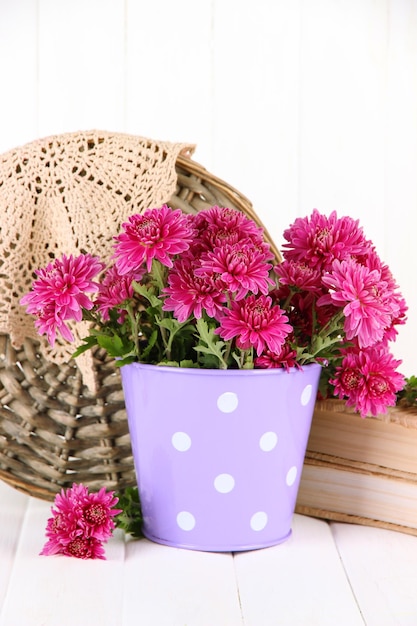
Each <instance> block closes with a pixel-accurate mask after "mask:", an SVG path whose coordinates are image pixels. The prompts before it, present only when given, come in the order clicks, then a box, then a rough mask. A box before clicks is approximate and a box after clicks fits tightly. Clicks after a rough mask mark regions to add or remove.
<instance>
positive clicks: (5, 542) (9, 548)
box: [0, 481, 28, 613]
mask: <svg viewBox="0 0 417 626" xmlns="http://www.w3.org/2000/svg"><path fill="white" fill-rule="evenodd" d="M0 500H1V503H2V504H1V506H0V563H1V567H0V613H1V606H2V604H3V601H4V599H5V597H6V592H7V588H8V585H9V578H10V575H11V571H12V568H13V563H14V557H15V551H16V547H17V544H18V541H19V534H20V529H21V527H22V524H23V520H24V515H25V510H26V506H27V502H28V498H27V496H25V495H23V494H22V493H19V492H18V491H16V490H15V489H12V488H11V487H9V485H6V483H4V482H2V481H0Z"/></svg>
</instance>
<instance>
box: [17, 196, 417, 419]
mask: <svg viewBox="0 0 417 626" xmlns="http://www.w3.org/2000/svg"><path fill="white" fill-rule="evenodd" d="M284 238H285V240H286V243H285V244H284V246H283V248H284V252H283V261H282V263H279V264H278V265H274V256H273V254H272V253H271V250H270V246H269V244H268V243H266V242H265V240H264V236H263V231H262V229H260V228H259V227H258V226H257V225H256V224H255V222H254V221H253V220H251V219H249V218H248V217H246V216H245V215H244V214H243V213H241V212H239V211H237V210H235V209H230V208H220V207H217V206H213V207H211V208H210V209H207V210H204V211H201V212H200V213H198V214H197V215H185V214H184V213H182V212H181V211H180V210H173V209H170V208H169V207H168V206H166V205H164V206H162V207H161V208H152V209H147V210H146V211H145V212H144V213H143V214H140V215H133V216H131V217H130V218H129V221H128V222H126V223H124V224H123V225H122V232H121V233H120V234H119V235H118V236H116V237H115V246H114V256H113V259H112V265H111V266H110V267H105V266H104V264H103V263H102V261H101V260H100V259H98V258H97V257H94V256H91V255H90V254H85V255H80V256H78V257H76V258H73V257H65V256H63V257H62V258H61V259H55V261H53V262H51V263H50V264H49V265H48V266H47V267H46V268H44V269H40V270H38V271H37V272H36V279H35V280H34V283H33V289H32V291H31V292H30V293H28V294H27V295H25V296H24V297H23V298H22V300H21V303H22V304H24V305H26V307H27V312H28V313H31V314H33V315H35V316H36V321H35V324H36V327H37V328H38V331H39V333H41V334H46V335H47V337H48V340H49V341H50V343H52V344H53V343H54V341H55V339H56V336H57V333H59V334H61V335H62V336H63V337H64V338H65V339H66V340H69V341H71V340H72V337H73V336H72V333H71V324H73V323H74V322H77V321H79V320H81V319H84V320H90V321H91V322H92V326H91V331H90V334H89V336H88V337H86V338H85V340H84V344H83V345H82V346H80V347H79V348H78V349H77V350H76V352H75V356H77V355H78V354H80V353H81V352H83V351H84V350H87V349H89V348H94V347H95V346H101V347H102V348H105V349H106V350H107V351H108V353H109V354H110V355H111V356H113V357H115V358H116V359H117V364H118V365H123V364H126V363H131V362H132V361H140V362H144V363H151V364H155V365H158V364H164V365H172V366H177V367H203V368H223V369H227V368H270V367H281V368H287V369H288V368H290V367H302V366H303V365H305V364H308V363H312V362H318V363H320V364H322V365H323V371H324V375H323V376H322V382H321V388H320V393H321V395H322V396H323V397H326V396H329V395H336V396H337V397H339V398H344V399H346V401H347V404H348V405H349V406H353V407H355V409H356V410H357V411H358V412H360V413H361V415H363V416H365V415H368V414H376V413H378V412H385V411H386V408H387V407H388V406H391V405H394V404H395V401H396V393H397V392H398V391H399V390H401V389H402V387H403V386H404V382H405V381H404V377H403V376H402V375H401V374H400V373H398V372H397V368H398V366H399V365H400V361H398V360H395V359H394V358H393V356H392V355H391V353H390V351H389V342H390V341H392V340H394V339H395V336H396V333H397V330H396V329H397V326H398V325H399V324H403V323H404V322H405V313H406V305H405V302H404V300H403V298H402V296H401V294H400V293H399V292H398V287H397V285H396V283H395V281H394V279H393V277H392V274H391V272H390V270H389V268H388V267H387V266H386V265H385V264H383V263H382V261H381V260H380V259H379V257H378V255H377V253H376V251H375V248H374V246H373V245H372V243H371V242H370V241H368V240H367V239H366V238H365V236H364V234H363V231H362V228H361V227H360V226H359V224H358V222H357V221H355V220H353V219H351V218H349V217H342V218H338V217H337V215H336V213H335V212H333V213H332V214H331V215H330V216H328V217H326V216H324V215H322V214H320V213H319V212H318V211H317V210H314V211H313V213H312V214H311V216H310V217H306V218H298V219H296V220H295V222H294V223H293V224H292V225H291V226H290V227H289V228H288V229H287V230H286V231H285V232H284Z"/></svg>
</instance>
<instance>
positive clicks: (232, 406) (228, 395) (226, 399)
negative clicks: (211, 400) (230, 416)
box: [217, 391, 239, 413]
mask: <svg viewBox="0 0 417 626" xmlns="http://www.w3.org/2000/svg"><path fill="white" fill-rule="evenodd" d="M238 404H239V400H238V397H237V394H235V393H234V392H233V391H226V392H225V393H222V394H221V395H220V396H219V397H218V398H217V408H218V409H219V411H221V412H222V413H233V411H236V409H237V405H238Z"/></svg>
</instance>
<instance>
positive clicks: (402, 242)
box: [382, 0, 417, 376]
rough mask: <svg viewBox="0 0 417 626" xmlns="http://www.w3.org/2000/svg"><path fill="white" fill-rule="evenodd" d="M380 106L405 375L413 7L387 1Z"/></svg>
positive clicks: (415, 224) (413, 226)
mask: <svg viewBox="0 0 417 626" xmlns="http://www.w3.org/2000/svg"><path fill="white" fill-rule="evenodd" d="M389 16H390V19H389V31H388V47H387V62H386V79H385V80H386V104H385V111H386V113H385V116H386V119H385V125H384V142H385V176H384V189H385V204H384V207H383V209H384V211H383V215H382V217H383V220H384V221H385V223H386V240H385V249H386V254H385V258H384V260H385V262H386V263H388V265H389V267H390V268H391V271H392V272H393V274H394V276H395V278H396V280H397V281H398V284H399V285H400V287H401V291H402V293H403V295H404V297H405V298H406V301H407V303H408V307H409V310H408V321H407V324H406V326H404V327H402V328H401V329H400V332H399V336H398V338H397V341H396V342H395V343H394V344H393V346H392V348H393V353H394V355H395V357H396V358H397V359H402V361H403V364H402V366H401V371H402V372H403V373H404V374H405V375H406V376H411V375H412V374H415V373H416V353H417V333H416V332H415V328H417V289H416V280H415V276H414V272H413V270H412V269H411V268H414V267H415V265H416V259H417V252H416V245H415V236H414V235H415V233H416V231H417V211H416V206H417V186H416V184H415V176H416V171H417V115H416V111H417V64H416V59H417V4H416V1H415V0H390V2H389Z"/></svg>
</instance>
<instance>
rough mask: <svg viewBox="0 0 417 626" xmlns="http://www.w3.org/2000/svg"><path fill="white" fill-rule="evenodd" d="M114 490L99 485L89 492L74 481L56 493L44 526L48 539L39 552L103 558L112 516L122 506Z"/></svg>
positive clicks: (110, 534) (115, 514)
mask: <svg viewBox="0 0 417 626" xmlns="http://www.w3.org/2000/svg"><path fill="white" fill-rule="evenodd" d="M117 503H118V498H116V497H115V495H114V492H113V491H106V488H105V487H102V488H101V489H100V491H98V492H97V493H89V491H88V489H87V487H85V486H84V485H81V484H79V485H77V484H76V483H74V484H73V486H72V487H71V488H70V489H67V490H64V489H63V490H62V491H61V492H60V493H58V494H57V495H56V496H55V501H54V506H53V507H52V509H51V513H52V516H51V517H50V518H49V519H48V523H47V525H46V536H47V539H48V540H47V542H46V544H45V545H44V547H43V549H42V552H41V554H42V555H45V556H51V555H54V554H63V555H65V556H74V557H77V558H79V559H105V558H106V557H105V553H104V544H105V543H106V542H107V541H108V539H109V538H110V537H111V536H112V534H113V530H114V528H115V522H114V517H116V516H117V515H118V514H119V513H121V512H122V511H121V509H116V508H114V507H115V506H116V504H117Z"/></svg>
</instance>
